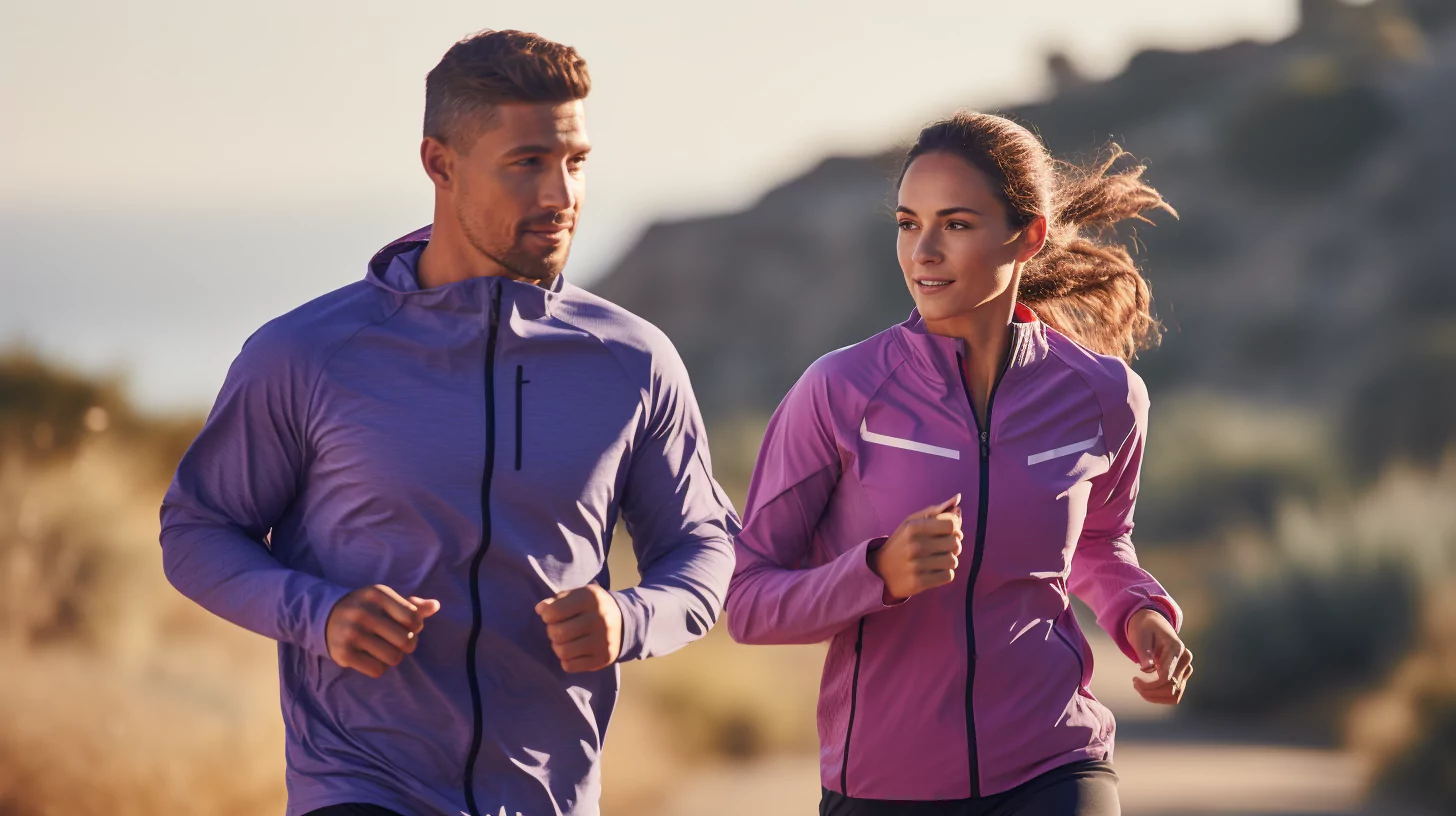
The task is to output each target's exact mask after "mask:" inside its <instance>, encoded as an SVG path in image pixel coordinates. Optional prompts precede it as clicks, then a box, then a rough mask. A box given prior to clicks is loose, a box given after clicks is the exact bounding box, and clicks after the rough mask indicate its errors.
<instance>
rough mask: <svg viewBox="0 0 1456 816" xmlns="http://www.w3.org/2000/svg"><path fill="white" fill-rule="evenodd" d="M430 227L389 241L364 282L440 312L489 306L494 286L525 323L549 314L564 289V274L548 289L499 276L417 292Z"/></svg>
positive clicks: (557, 277)
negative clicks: (420, 262) (421, 258)
mask: <svg viewBox="0 0 1456 816" xmlns="http://www.w3.org/2000/svg"><path fill="white" fill-rule="evenodd" d="M430 229H431V228H430V226H424V227H421V228H420V229H417V230H415V231H414V232H411V233H409V234H408V235H405V236H402V237H400V238H396V239H395V240H393V241H390V242H389V243H388V244H386V245H385V246H384V247H383V248H382V249H380V250H379V251H378V252H376V253H374V257H373V258H371V259H370V261H369V268H368V271H367V272H366V273H365V279H366V280H367V281H369V283H372V284H374V285H375V286H377V287H379V288H380V289H383V290H385V291H386V292H389V293H390V294H391V295H393V296H394V297H397V298H399V299H401V300H403V301H404V302H406V303H409V304H411V305H416V306H421V307H424V308H430V309H441V310H444V311H477V310H479V309H483V308H484V307H485V306H486V305H488V304H489V303H490V298H491V297H492V296H493V294H494V292H495V290H496V289H497V287H499V289H500V291H501V295H502V297H503V298H504V299H506V300H507V302H509V303H510V304H511V305H512V306H513V307H514V309H515V310H516V312H517V313H518V314H519V315H520V316H521V317H523V318H525V319H527V320H535V319H537V318H541V317H546V316H548V315H550V314H551V312H552V308H553V306H554V305H555V303H556V301H557V300H558V299H559V298H560V297H561V293H562V291H563V290H564V288H565V287H566V278H565V276H564V275H557V276H556V280H555V281H554V282H553V283H552V285H551V288H550V289H543V288H541V287H540V286H536V285H535V284H531V283H523V282H520V281H514V280H511V279H509V278H502V277H494V276H488V277H480V278H470V279H468V280H463V281H457V282H455V283H450V284H446V285H444V286H436V287H434V288H432V289H421V288H420V282H419V275H418V265H419V260H420V253H422V252H424V249H425V245H426V244H428V243H429V242H430Z"/></svg>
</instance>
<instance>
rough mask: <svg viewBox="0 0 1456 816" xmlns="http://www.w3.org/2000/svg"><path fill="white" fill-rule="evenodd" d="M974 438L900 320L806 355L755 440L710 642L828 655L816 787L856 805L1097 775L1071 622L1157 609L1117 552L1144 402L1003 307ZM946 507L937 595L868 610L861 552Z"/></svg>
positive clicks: (961, 395) (1128, 527)
mask: <svg viewBox="0 0 1456 816" xmlns="http://www.w3.org/2000/svg"><path fill="white" fill-rule="evenodd" d="M1011 334H1012V342H1011V347H1010V350H1009V352H1008V354H1009V356H1008V362H1007V368H1006V370H1005V373H1004V374H1003V375H1002V377H1001V380H1000V382H999V384H998V385H997V386H996V388H995V390H994V391H993V392H992V396H991V399H990V403H989V405H988V407H987V414H988V415H989V418H988V420H987V424H988V425H989V427H988V428H986V429H984V432H983V429H981V428H979V427H978V424H977V421H976V418H975V415H974V413H973V412H972V410H971V403H970V399H969V392H968V390H967V388H966V386H965V379H964V376H963V374H962V373H961V372H962V371H963V366H962V360H963V358H964V353H965V348H964V341H961V340H957V339H953V338H949V337H942V336H938V335H934V334H931V333H929V332H928V331H927V330H926V328H925V324H924V322H923V321H922V320H921V318H920V316H919V314H918V313H915V314H912V315H911V317H910V319H909V320H908V321H906V322H905V323H903V324H901V325H899V326H896V327H894V328H891V329H889V330H888V331H885V332H882V333H880V334H878V335H876V336H875V337H872V338H870V339H868V340H865V341H864V342H861V343H858V344H856V345H854V346H850V347H848V348H844V349H840V350H839V351H835V352H832V353H830V354H828V355H826V356H825V357H823V358H821V359H820V360H819V361H818V362H816V363H814V365H812V366H810V368H809V370H808V371H807V372H806V373H805V374H804V376H803V377H802V378H801V379H800V380H799V382H798V383H797V384H796V385H795V386H794V388H793V389H792V390H791V391H790V392H789V394H788V396H786V397H785V398H784V401H783V404H782V405H780V406H779V409H778V411H777V413H776V414H775V415H774V417H773V420H772V421H771V422H770V424H769V427H768V432H767V435H766V437H765V439H764V442H763V450H762V451H761V453H760V454H759V459H758V465H757V467H756V469H755V471H754V475H753V482H752V485H751V486H750V488H749V492H748V505H747V507H746V509H745V512H744V527H743V530H742V532H741V533H740V534H739V535H738V537H737V542H736V547H737V553H738V563H737V568H736V570H735V573H734V576H733V581H732V583H731V585H730V587H729V590H728V615H727V617H728V627H729V630H730V631H731V632H732V634H733V637H734V638H736V639H737V640H739V641H741V642H744V643H813V642H817V641H822V640H826V639H827V640H829V641H830V646H829V652H828V655H827V657H826V659H825V665H824V676H823V681H822V686H821V689H820V696H819V741H820V773H821V777H822V779H821V781H822V784H823V786H824V787H825V788H826V789H829V790H833V791H837V792H840V793H843V794H844V795H846V796H851V797H855V798H865V799H900V800H943V799H963V798H969V797H979V796H989V795H992V794H996V793H1000V792H1002V791H1005V790H1007V789H1010V788H1013V787H1015V786H1017V785H1019V784H1021V783H1022V782H1025V781H1027V780H1029V779H1031V778H1032V777H1034V776H1037V775H1038V774H1041V773H1043V772H1045V771H1048V770H1051V769H1052V768H1054V767H1056V766H1058V765H1062V764H1065V763H1068V762H1073V761H1077V760H1082V759H1104V758H1110V757H1111V754H1112V735H1113V727H1114V726H1113V719H1112V714H1111V713H1110V712H1109V711H1108V710H1107V709H1106V708H1105V707H1104V706H1103V705H1102V704H1101V703H1099V702H1098V701H1097V699H1096V698H1095V697H1093V696H1092V692H1091V690H1090V689H1089V686H1088V683H1089V681H1090V680H1091V677H1092V654H1091V651H1090V649H1089V647H1088V644H1087V641H1086V640H1085V639H1084V638H1083V636H1082V632H1081V630H1080V629H1079V628H1078V626H1077V621H1076V619H1075V618H1074V617H1073V615H1072V611H1071V608H1070V606H1069V595H1070V594H1075V595H1077V597H1079V598H1081V599H1082V600H1084V601H1086V602H1087V604H1088V605H1089V606H1091V608H1092V609H1093V610H1094V611H1095V612H1096V613H1097V620H1098V623H1099V624H1101V626H1102V627H1103V628H1104V629H1106V630H1107V632H1108V633H1109V634H1111V635H1112V637H1113V638H1114V639H1115V640H1116V641H1117V644H1118V645H1119V646H1120V647H1121V648H1122V650H1123V652H1125V653H1126V654H1127V655H1128V657H1130V658H1132V659H1134V660H1136V659H1137V657H1136V656H1135V655H1134V654H1133V650H1132V647H1131V646H1130V645H1129V644H1128V642H1127V637H1126V634H1125V633H1124V628H1125V624H1126V622H1127V620H1128V618H1129V617H1130V616H1131V615H1132V613H1133V612H1135V611H1137V610H1139V609H1142V608H1146V607H1151V608H1153V609H1157V610H1159V611H1161V612H1163V613H1164V614H1166V615H1167V616H1168V617H1169V619H1170V620H1172V621H1173V623H1174V625H1175V626H1177V625H1179V624H1180V623H1181V621H1180V618H1181V613H1180V611H1179V609H1178V606H1177V604H1176V603H1174V602H1173V599H1172V598H1170V597H1169V596H1168V594H1167V593H1166V592H1165V591H1164V590H1163V588H1162V587H1161V586H1159V585H1158V583H1157V581H1155V580H1154V579H1153V577H1152V576H1151V575H1149V574H1148V573H1147V572H1145V571H1144V570H1143V569H1141V568H1140V567H1139V566H1138V562H1137V557H1136V556H1135V555H1134V553H1133V547H1132V542H1131V540H1130V538H1129V534H1130V533H1131V531H1132V512H1133V502H1134V500H1135V499H1136V496H1137V489H1138V470H1139V465H1140V462H1141V459H1142V452H1143V436H1144V432H1145V429H1146V426H1147V407H1148V401H1147V392H1146V390H1145V389H1144V387H1143V384H1142V381H1141V380H1140V379H1139V378H1138V376H1137V375H1136V374H1134V373H1133V372H1132V371H1131V369H1129V368H1128V367H1127V365H1126V364H1124V363H1123V362H1122V361H1121V360H1119V359H1117V358H1114V357H1104V356H1101V355H1097V354H1093V353H1091V352H1089V351H1087V350H1086V349H1083V348H1082V347H1080V346H1078V345H1077V344H1075V343H1073V342H1072V341H1070V340H1068V339H1067V338H1066V337H1064V336H1062V335H1061V334H1058V333H1057V332H1055V331H1053V330H1051V329H1049V328H1048V327H1047V326H1046V325H1045V324H1043V323H1041V322H1040V321H1038V320H1037V319H1036V316H1035V314H1033V313H1032V312H1031V311H1030V310H1029V309H1027V308H1026V307H1024V306H1018V308H1017V316H1016V322H1014V323H1013V324H1012V330H1011ZM956 493H960V494H961V495H962V500H961V507H962V512H963V518H964V532H965V541H964V551H963V552H962V554H961V559H960V567H959V569H957V570H956V574H955V580H954V581H953V582H952V583H950V584H948V585H946V586H943V587H938V588H936V589H931V590H928V591H926V592H923V593H921V594H919V595H916V596H914V597H912V598H910V599H909V600H907V601H905V602H903V603H898V604H893V605H886V604H885V603H884V597H883V592H884V584H883V582H882V581H881V580H880V578H879V577H878V576H877V575H875V573H874V572H873V571H872V570H871V569H870V567H869V564H868V561H867V554H868V552H869V550H870V549H871V548H873V547H877V546H880V545H881V544H883V543H884V541H885V540H886V538H887V537H888V536H889V534H890V533H892V532H893V531H894V530H895V528H896V527H897V526H899V524H900V523H901V522H902V521H903V520H904V519H905V518H906V517H908V516H909V515H911V514H912V513H915V512H917V511H920V510H923V509H924V508H926V507H929V506H931V505H935V504H938V503H940V502H943V501H945V500H946V499H949V498H950V497H951V496H953V495H955V494H956Z"/></svg>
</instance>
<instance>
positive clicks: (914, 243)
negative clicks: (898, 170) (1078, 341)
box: [895, 153, 1043, 322]
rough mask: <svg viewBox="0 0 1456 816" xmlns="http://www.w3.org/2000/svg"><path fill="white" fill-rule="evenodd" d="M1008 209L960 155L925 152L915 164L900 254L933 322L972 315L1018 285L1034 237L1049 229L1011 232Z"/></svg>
mask: <svg viewBox="0 0 1456 816" xmlns="http://www.w3.org/2000/svg"><path fill="white" fill-rule="evenodd" d="M1006 209H1007V208H1006V206H1005V205H1004V204H1002V203H1001V200H1000V198H999V196H998V195H997V193H996V190H995V189H994V188H993V187H992V186H991V181H990V179H988V178H987V177H986V174H985V173H982V172H981V171H980V170H978V169H976V168H975V167H973V166H971V164H970V163H968V162H967V161H965V160H964V159H962V158H960V157H959V156H956V155H954V154H951V153H926V154H924V155H922V156H920V157H918V158H917V159H915V161H914V162H912V163H911V165H910V167H909V169H908V170H907V171H906V172H905V178H904V179H903V180H902V181H901V182H900V200H899V206H898V207H897V208H896V210H895V219H896V222H897V224H898V227H899V242H898V246H897V250H898V255H899V258H900V269H901V271H903V272H904V273H905V285H906V286H908V287H909V288H910V296H911V297H913V298H914V299H915V305H916V307H917V308H919V310H920V315H921V317H923V318H924V319H925V320H926V321H927V322H934V321H941V320H945V319H947V318H954V317H960V316H963V315H967V314H970V313H971V312H972V311H974V310H975V309H977V308H978V307H980V306H983V305H985V304H987V303H990V302H991V301H994V300H996V299H997V298H1000V297H1002V296H1003V295H1007V293H1008V290H1010V289H1011V288H1012V287H1013V286H1014V285H1015V278H1016V268H1017V266H1016V265H1017V262H1021V263H1025V262H1026V261H1027V260H1030V258H1031V256H1032V255H1035V254H1036V250H1037V249H1040V244H1041V241H1040V239H1039V238H1037V239H1036V240H1035V246H1034V248H1033V247H1031V246H1030V245H1029V243H1028V239H1031V238H1033V237H1034V236H1033V235H1030V234H1029V233H1035V232H1037V231H1038V230H1039V228H1040V224H1041V223H1043V222H1042V221H1041V219H1037V221H1036V222H1034V223H1033V225H1032V226H1033V227H1034V229H1025V230H1023V229H1016V228H1013V227H1012V226H1011V224H1010V223H1009V221H1008V220H1007V212H1006ZM1028 250H1030V251H1028ZM1014 296H1015V294H1014V292H1013V293H1011V296H1010V297H1011V298H1014Z"/></svg>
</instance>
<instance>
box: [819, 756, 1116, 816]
mask: <svg viewBox="0 0 1456 816" xmlns="http://www.w3.org/2000/svg"><path fill="white" fill-rule="evenodd" d="M1121 813H1122V807H1121V805H1120V804H1119V803H1118V799H1117V773H1116V772H1115V771H1113V770H1112V763H1110V762H1106V761H1103V760H1100V759H1093V760H1086V761H1084V762H1073V763H1071V764H1068V765H1063V766H1061V767H1060V768H1053V769H1052V770H1050V771H1047V772H1046V773H1044V774H1042V775H1041V776H1038V777H1035V778H1033V779H1031V780H1029V781H1027V782H1023V783H1022V784H1020V785H1017V786H1016V787H1014V788H1012V789H1011V790H1008V791H1004V792H1002V793H998V794H996V795H994V796H983V797H981V798H979V799H938V800H934V801H924V802H902V801H896V800H891V799H855V798H852V797H849V796H845V795H844V794H842V793H835V792H834V791H832V790H828V789H825V790H824V793H823V796H822V798H821V799H820V800H819V816H1121Z"/></svg>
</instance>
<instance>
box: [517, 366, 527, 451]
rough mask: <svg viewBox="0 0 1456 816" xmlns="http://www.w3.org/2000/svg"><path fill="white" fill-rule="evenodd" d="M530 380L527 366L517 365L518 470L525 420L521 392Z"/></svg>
mask: <svg viewBox="0 0 1456 816" xmlns="http://www.w3.org/2000/svg"><path fill="white" fill-rule="evenodd" d="M530 382H531V381H530V380H528V379H526V367H525V366H519V365H518V366H516V470H520V469H521V425H522V423H523V422H524V420H523V419H522V417H521V403H522V399H521V394H522V392H523V391H525V388H524V387H523V386H526V385H529V384H530Z"/></svg>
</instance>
